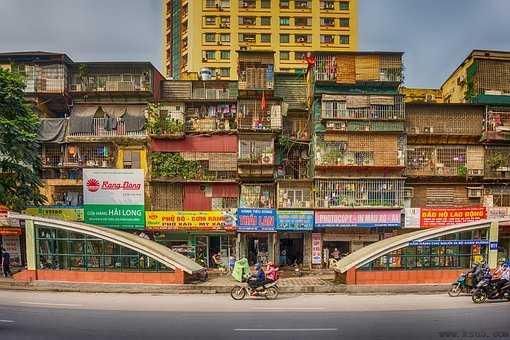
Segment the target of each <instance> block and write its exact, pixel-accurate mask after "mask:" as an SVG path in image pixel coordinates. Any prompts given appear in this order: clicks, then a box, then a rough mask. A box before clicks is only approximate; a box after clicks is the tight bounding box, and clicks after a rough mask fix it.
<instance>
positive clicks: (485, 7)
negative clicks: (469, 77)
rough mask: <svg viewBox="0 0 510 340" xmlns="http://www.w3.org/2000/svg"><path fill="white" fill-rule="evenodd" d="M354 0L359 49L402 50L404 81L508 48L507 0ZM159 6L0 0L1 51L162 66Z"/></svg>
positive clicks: (106, 0)
mask: <svg viewBox="0 0 510 340" xmlns="http://www.w3.org/2000/svg"><path fill="white" fill-rule="evenodd" d="M190 1H201V0H190ZM232 1H234V0H232ZM358 1H359V49H360V50H365V51H369V50H379V51H403V52H405V56H404V58H405V59H404V63H405V68H406V74H405V77H406V82H405V86H408V87H439V86H440V85H441V84H442V82H443V81H444V80H446V78H447V77H448V76H449V75H450V73H451V72H452V71H453V70H454V69H455V68H456V67H457V66H458V65H459V64H460V63H461V62H462V60H463V59H464V58H465V57H466V56H467V55H468V53H469V52H470V51H471V50H473V49H492V50H508V51H510V21H509V20H508V13H510V0H358ZM160 11H161V0H0V52H11V51H27V50H31V51H35V50H43V51H50V52H65V53H67V54H68V55H69V56H70V57H71V58H72V59H73V60H75V61H106V60H118V61H130V60H144V61H145V60H148V61H151V62H152V63H153V64H154V65H155V66H156V67H158V68H159V69H160V70H161V68H162V67H161V12H160Z"/></svg>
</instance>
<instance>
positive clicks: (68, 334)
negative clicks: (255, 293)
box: [0, 291, 510, 340]
mask: <svg viewBox="0 0 510 340" xmlns="http://www.w3.org/2000/svg"><path fill="white" fill-rule="evenodd" d="M509 312H510V303H509V302H492V303H485V304H481V305H476V304H473V303H472V302H471V299H470V297H469V296H467V295H466V296H460V297H456V298H450V297H448V296H447V295H446V294H442V295H411V294H408V295H378V296H356V295H340V294H334V295H330V294H313V295H312V294H283V295H282V296H281V297H280V298H279V299H278V300H275V301H267V300H264V299H260V298H252V299H248V300H243V301H234V300H232V299H231V298H230V297H228V296H226V295H219V294H217V295H166V294H153V295H137V294H88V293H55V292H28V291H0V337H1V339H2V340H4V339H5V340H10V339H16V340H32V339H56V340H60V339H62V340H64V339H65V340H68V339H73V340H82V339H86V340H90V339H109V340H114V339H122V340H131V339H165V340H166V339H179V340H180V339H208V340H211V339H227V340H229V339H264V340H266V339H267V340H271V339H292V340H299V339H314V340H322V339H347V340H349V339H362V340H363V339H372V338H374V339H381V340H385V339H391V340H395V339H413V340H421V339H424V340H425V339H426V340H429V339H442V338H460V339H479V338H484V339H509V338H510V323H509V322H508V320H509V318H508V315H509Z"/></svg>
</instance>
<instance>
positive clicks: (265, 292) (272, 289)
mask: <svg viewBox="0 0 510 340" xmlns="http://www.w3.org/2000/svg"><path fill="white" fill-rule="evenodd" d="M278 294H279V288H278V285H277V281H272V282H267V283H265V284H264V285H262V286H259V287H257V288H252V287H251V286H250V285H249V284H248V283H245V284H244V285H237V286H234V287H233V288H232V290H231V291H230V296H231V297H232V299H234V300H242V299H244V298H245V297H246V295H255V296H264V297H265V298H266V299H267V300H275V299H276V298H277V297H278Z"/></svg>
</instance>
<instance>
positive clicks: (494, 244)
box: [489, 242, 498, 250]
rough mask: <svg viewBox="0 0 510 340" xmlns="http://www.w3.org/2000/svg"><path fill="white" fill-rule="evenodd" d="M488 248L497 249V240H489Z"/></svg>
mask: <svg viewBox="0 0 510 340" xmlns="http://www.w3.org/2000/svg"><path fill="white" fill-rule="evenodd" d="M489 249H490V250H498V242H491V243H490V245H489Z"/></svg>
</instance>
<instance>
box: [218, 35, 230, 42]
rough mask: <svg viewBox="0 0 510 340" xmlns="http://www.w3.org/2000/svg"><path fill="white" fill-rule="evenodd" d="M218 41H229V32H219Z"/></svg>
mask: <svg viewBox="0 0 510 340" xmlns="http://www.w3.org/2000/svg"><path fill="white" fill-rule="evenodd" d="M220 41H221V42H222V43H229V42H230V33H221V34H220Z"/></svg>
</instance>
